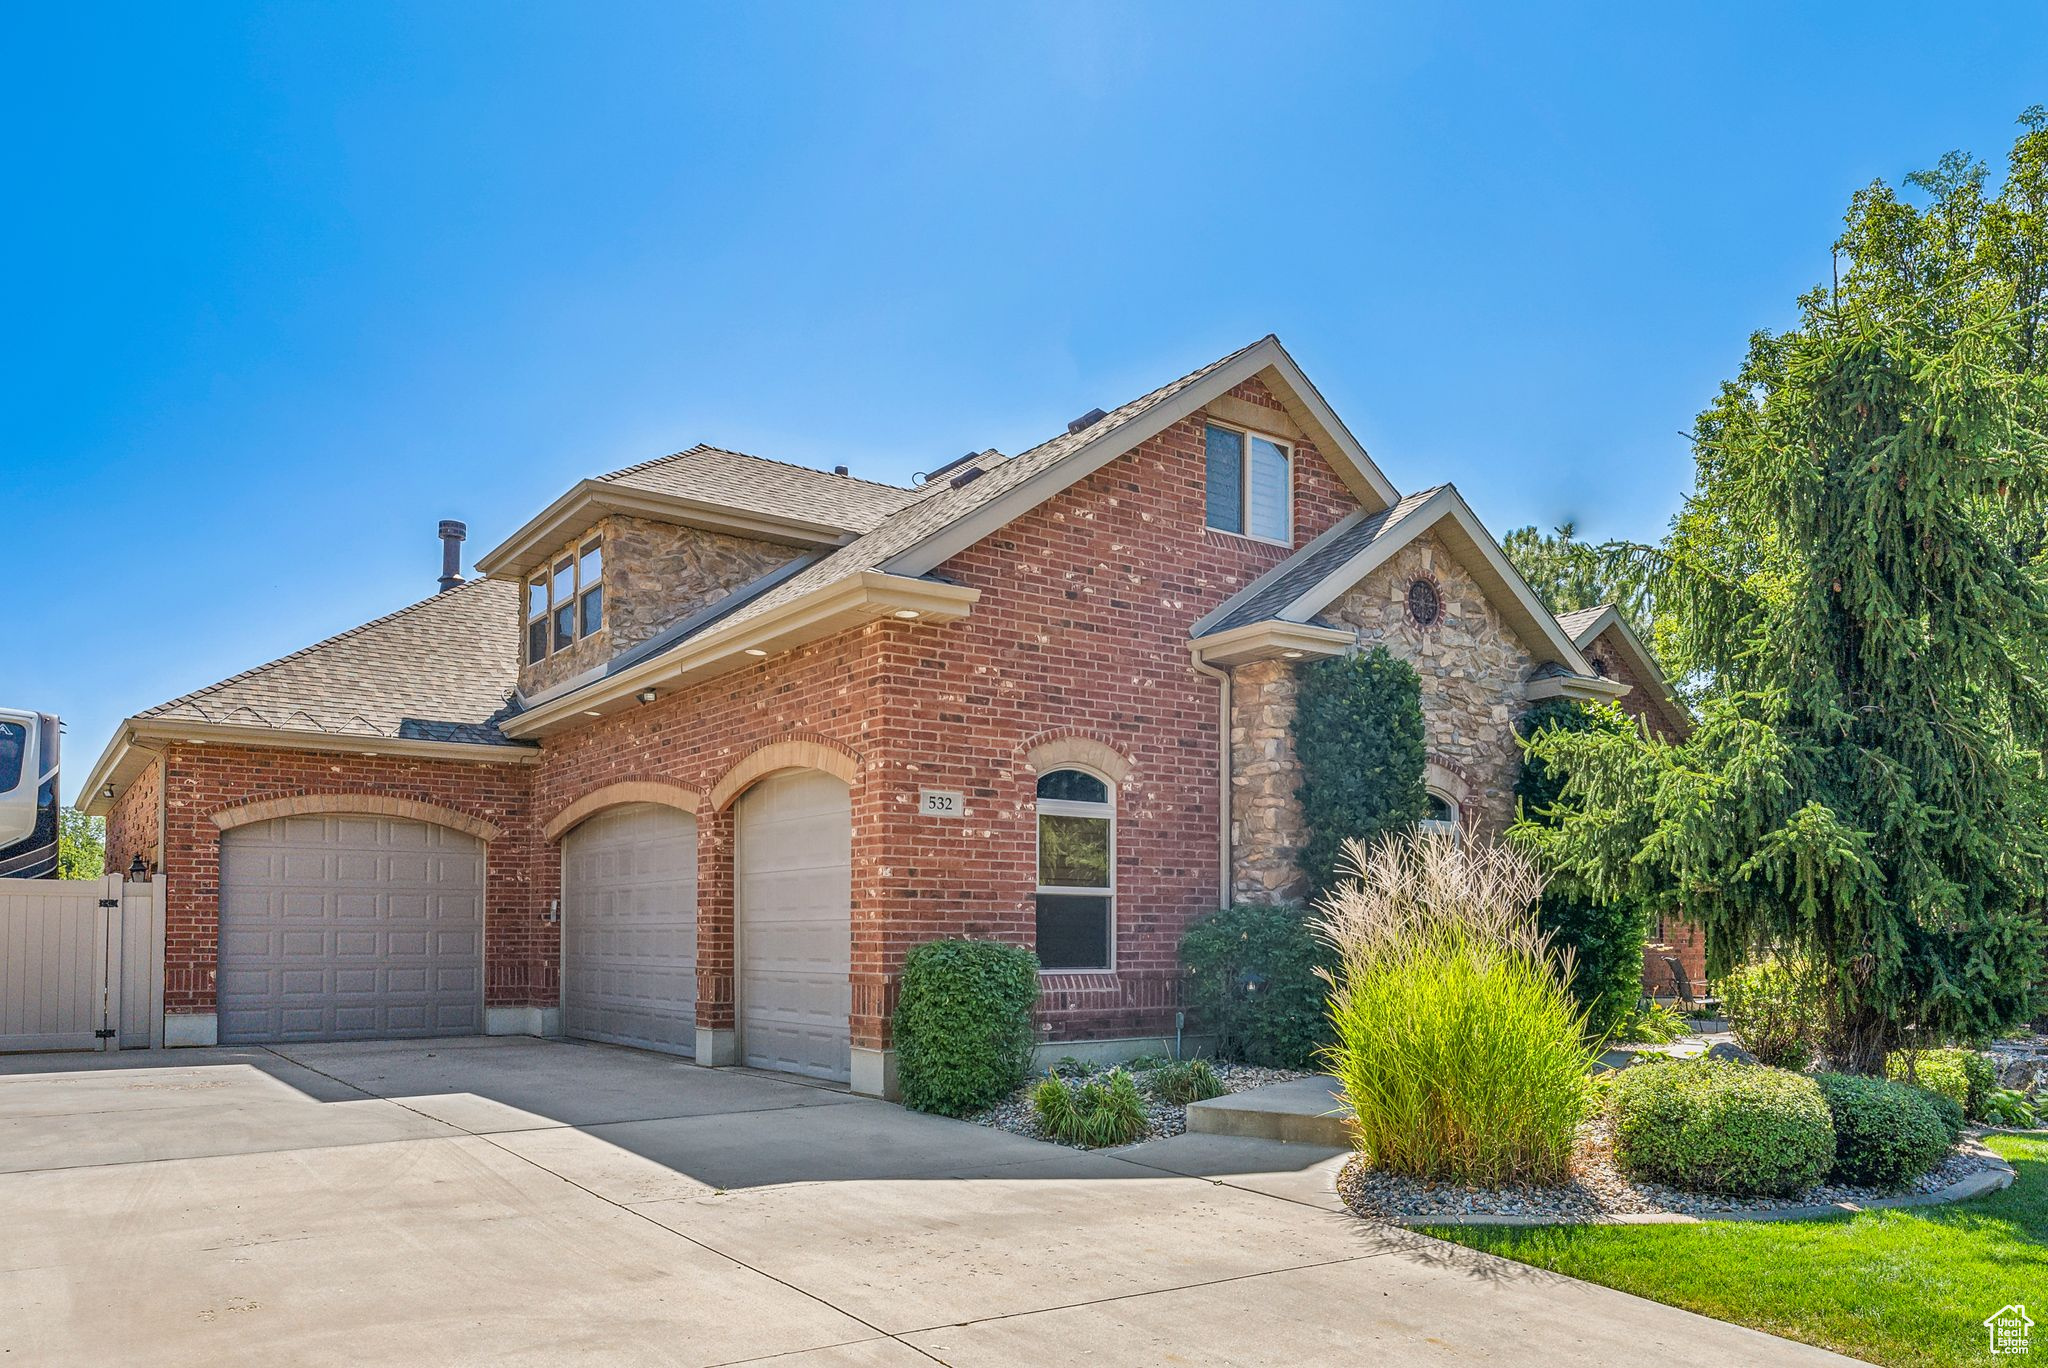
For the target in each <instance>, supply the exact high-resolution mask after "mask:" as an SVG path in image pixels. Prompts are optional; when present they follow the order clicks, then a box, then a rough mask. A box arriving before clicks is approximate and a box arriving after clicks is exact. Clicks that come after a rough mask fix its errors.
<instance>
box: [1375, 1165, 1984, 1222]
mask: <svg viewBox="0 0 2048 1368" xmlns="http://www.w3.org/2000/svg"><path fill="white" fill-rule="evenodd" d="M2016 1176H2017V1175H2015V1174H2014V1172H2013V1168H2012V1165H2010V1164H2008V1163H2006V1162H2005V1160H2003V1159H1996V1161H1995V1163H1994V1165H1993V1166H1992V1167H1991V1168H1987V1169H1982V1170H1980V1171H1978V1172H1976V1173H1972V1174H1970V1175H1968V1176H1967V1177H1964V1178H1961V1179H1958V1180H1957V1181H1956V1182H1953V1183H1950V1184H1949V1185H1948V1186H1947V1187H1945V1188H1941V1189H1939V1190H1937V1191H1934V1192H1916V1193H1908V1194H1907V1195H1905V1196H1902V1197H1876V1198H1872V1199H1871V1200H1870V1201H1867V1202H1812V1203H1808V1204H1806V1205H1804V1206H1788V1207H1771V1208H1768V1209H1766V1210H1762V1211H1755V1210H1751V1211H1717V1212H1715V1213H1713V1214H1712V1215H1710V1216H1692V1215H1688V1214H1687V1213H1685V1212H1682V1211H1635V1212H1621V1213H1618V1214H1615V1215H1611V1216H1586V1217H1572V1216H1565V1217H1558V1216H1510V1215H1505V1214H1502V1215H1488V1214H1483V1213H1477V1212H1475V1213H1469V1214H1449V1215H1442V1216H1415V1217H1406V1216H1404V1217H1398V1218H1396V1217H1391V1216H1376V1217H1369V1218H1364V1219H1371V1220H1376V1221H1379V1222H1380V1223H1382V1224H1384V1225H1395V1226H1402V1227H1404V1228H1407V1229H1418V1228H1420V1227H1423V1226H1489V1225H1491V1226H1553V1225H1705V1224H1708V1223H1709V1222H1713V1221H1809V1220H1812V1219H1813V1218H1814V1217H1816V1216H1845V1215H1853V1214H1855V1213H1856V1212H1859V1211H1896V1210H1900V1209H1902V1208H1905V1207H1923V1206H1945V1205H1947V1204H1948V1203H1951V1202H1962V1201H1967V1200H1969V1199H1970V1198H1972V1197H1982V1196H1983V1195H1984V1194H1985V1193H1987V1192H1997V1191H1998V1190H1999V1189H2001V1188H2006V1187H2010V1186H2012V1182H2013V1179H2014V1178H2015V1177H2016Z"/></svg>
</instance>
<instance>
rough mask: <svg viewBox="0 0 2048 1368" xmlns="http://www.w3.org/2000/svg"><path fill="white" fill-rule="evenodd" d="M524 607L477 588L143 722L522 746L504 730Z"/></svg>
mask: <svg viewBox="0 0 2048 1368" xmlns="http://www.w3.org/2000/svg"><path fill="white" fill-rule="evenodd" d="M518 602H519V596H518V587H517V586H516V585H512V584H506V583H502V582H500V581H497V580H471V581H470V582H469V583H467V584H462V585H458V586H457V587H455V588H453V589H450V590H448V591H447V592H446V593H443V594H436V595H434V597H432V598H430V599H424V600H422V601H421V602H419V603H415V604H413V605H411V606H410V607H406V608H401V609H399V610H398V611H397V612H395V613H391V614H388V615H386V616H384V617H380V618H378V619H376V620H375V621H374V622H366V623H364V624H363V625H362V626H360V627H354V628H351V629H350V630H348V631H346V632H343V633H341V634H339V635H338V636H331V637H329V638H327V639H326V640H325V641H321V642H316V643H314V644H313V645H311V646H308V647H306V648H304V649H303V650H298V651H294V652H292V653H291V654H290V655H288V656H284V657H281V658H280V659H277V660H273V661H271V662H270V663H269V664H267V665H258V666H257V667H256V668H255V669H253V670H244V671H243V672H242V673H240V674H238V675H235V676H233V677H232V678H229V679H223V680H222V681H220V682H219V683H218V684H209V685H208V686H207V687H205V688H203V689H195V690H193V691H192V692H191V693H188V694H185V695H183V696H181V697H178V698H174V699H172V700H171V701H170V702H168V703H159V704H158V705H157V706H156V707H154V708H150V709H147V710H146V711H144V712H141V713H138V714H137V715H136V719H135V720H138V721H140V720H146V719H161V720H167V721H185V722H200V723H211V724H214V725H218V726H233V727H269V728H272V729H274V730H278V731H289V732H307V733H313V734H317V735H324V736H332V737H335V738H337V739H339V740H342V741H348V740H360V739H362V738H365V737H371V738H384V739H391V740H411V741H448V742H466V743H468V744H471V745H483V746H511V745H518V744H519V743H518V742H515V741H513V740H512V739H511V738H509V737H507V736H506V735H505V734H504V733H503V732H501V731H500V730H498V724H499V723H500V722H501V721H503V720H504V719H505V718H506V717H507V716H509V714H510V706H509V705H508V704H507V702H506V699H507V697H508V696H509V695H510V694H511V691H512V687H513V684H514V683H515V682H516V681H517V679H518V677H519V659H518V651H519V632H518V611H519V610H518Z"/></svg>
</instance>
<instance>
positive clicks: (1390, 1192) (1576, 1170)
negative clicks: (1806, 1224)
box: [1337, 1117, 2004, 1225]
mask: <svg viewBox="0 0 2048 1368" xmlns="http://www.w3.org/2000/svg"><path fill="white" fill-rule="evenodd" d="M2003 1163H2004V1161H2003V1160H2001V1159H2000V1158H1999V1157H1998V1156H1997V1155H1995V1154H1993V1153H1991V1151H1989V1150H1987V1149H1985V1148H1984V1147H1983V1146H1981V1145H1979V1144H1977V1143H1975V1141H1974V1140H1973V1139H1969V1138H1966V1139H1965V1140H1964V1141H1963V1143H1962V1145H1961V1146H1960V1147H1958V1148H1957V1149H1956V1151H1955V1152H1954V1153H1952V1154H1951V1155H1949V1157H1948V1158H1947V1159H1946V1160H1944V1161H1943V1162H1942V1164H1941V1166H1940V1167H1939V1168H1936V1169H1935V1170H1934V1171H1933V1172H1932V1173H1929V1174H1926V1175H1924V1176H1923V1177H1921V1178H1920V1179H1918V1180H1917V1181H1915V1182H1913V1183H1911V1184H1909V1185H1908V1186H1906V1187H1903V1188H1867V1187H1849V1186H1845V1185H1836V1184H1831V1183H1824V1184H1821V1185H1819V1186H1817V1187H1811V1188H1808V1189H1807V1190H1806V1191H1804V1192H1801V1193H1798V1194H1796V1195H1794V1196H1791V1197H1717V1196H1710V1195H1701V1194H1699V1193H1692V1192H1680V1191H1679V1190H1678V1189H1676V1188H1669V1187H1665V1186H1664V1185H1663V1184H1662V1183H1652V1182H1646V1181H1644V1180H1642V1179H1637V1178H1631V1177H1629V1176H1627V1175H1626V1174H1624V1173H1622V1171H1621V1170H1620V1169H1619V1168H1617V1167H1616V1166H1615V1163H1614V1150H1613V1135H1612V1128H1611V1123H1610V1122H1609V1121H1608V1120H1607V1119H1606V1118H1604V1117H1602V1118H1598V1119H1596V1120H1593V1121H1589V1122H1587V1123H1586V1125H1585V1126H1583V1127H1581V1128H1580V1131H1579V1147H1578V1151H1577V1153H1576V1154H1574V1156H1573V1158H1572V1178H1571V1181H1570V1182H1568V1183H1565V1184H1563V1185H1561V1186H1557V1187H1538V1186H1522V1187H1507V1188H1498V1189H1492V1188H1468V1187H1461V1186H1458V1185H1456V1184H1451V1183H1425V1182H1422V1181H1421V1180H1419V1179H1415V1178H1406V1177H1401V1176H1399V1175H1396V1174H1391V1173H1380V1172H1377V1171H1375V1170H1373V1169H1369V1168H1367V1167H1365V1166H1364V1164H1363V1163H1361V1162H1360V1161H1359V1160H1358V1159H1356V1158H1354V1159H1352V1160H1351V1162H1350V1163H1348V1164H1346V1165H1345V1166H1344V1169H1343V1171H1342V1172H1341V1173H1340V1174H1338V1177H1337V1192H1338V1194H1339V1195H1340V1196H1342V1197H1343V1198H1344V1201H1345V1204H1346V1205H1347V1206H1349V1207H1350V1208H1351V1210H1352V1211H1354V1212H1356V1213H1357V1214H1358V1215H1360V1216H1364V1217H1366V1218H1368V1219H1370V1220H1380V1221H1393V1222H1398V1223H1401V1224H1408V1225H1424V1224H1427V1223H1428V1222H1429V1220H1430V1219H1431V1218H1434V1217H1445V1216H1465V1217H1469V1216H1513V1217H1525V1218H1535V1219H1538V1220H1544V1221H1560V1222H1571V1221H1600V1220H1604V1219H1608V1218H1611V1217H1615V1216H1639V1215H1649V1214H1655V1213H1671V1214H1678V1215H1685V1216H1704V1217H1713V1216H1728V1215H1733V1214H1744V1215H1755V1214H1758V1213H1763V1212H1777V1211H1786V1210H1789V1209H1791V1208H1794V1207H1803V1206H1817V1205H1821V1204H1823V1203H1829V1202H1857V1203H1862V1202H1869V1201H1873V1200H1875V1199H1877V1198H1880V1197H1903V1196H1911V1195H1917V1194H1924V1193H1929V1192H1939V1191H1940V1190H1941V1189H1942V1188H1945V1187H1947V1186H1948V1185H1949V1184H1951V1183H1956V1182H1960V1181H1961V1180H1963V1179H1964V1178H1967V1177H1969V1176H1970V1175H1971V1174H1973V1173H1981V1172H1983V1171H1984V1170H1985V1169H1991V1168H1998V1167H2000V1166H2001V1165H2002V1164H2003Z"/></svg>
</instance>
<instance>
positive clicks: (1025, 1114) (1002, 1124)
mask: <svg viewBox="0 0 2048 1368" xmlns="http://www.w3.org/2000/svg"><path fill="white" fill-rule="evenodd" d="M1209 1063H1210V1065H1211V1067H1213V1068H1214V1069H1215V1070H1216V1078H1217V1080H1218V1081H1219V1082H1221V1083H1222V1084H1223V1088H1224V1091H1226V1092H1233V1093H1238V1092H1246V1091H1248V1090H1250V1089H1252V1088H1263V1087H1265V1086H1266V1085H1267V1084H1268V1083H1285V1082H1287V1081H1288V1080H1290V1079H1295V1078H1312V1077H1314V1075H1313V1074H1307V1073H1301V1072H1299V1071H1296V1070H1292V1069H1262V1068H1260V1067H1258V1066H1257V1065H1254V1064H1225V1063H1221V1062H1219V1061H1216V1060H1213V1059H1212V1060H1210V1061H1209ZM1133 1077H1135V1078H1136V1080H1137V1083H1138V1087H1139V1089H1140V1090H1141V1091H1143V1090H1144V1087H1145V1075H1144V1074H1142V1073H1141V1074H1135V1075H1133ZM1037 1086H1038V1079H1037V1078H1033V1079H1032V1080H1031V1081H1030V1082H1029V1083H1027V1084H1025V1085H1024V1086H1023V1087H1022V1088H1019V1089H1018V1090H1017V1091H1016V1092H1015V1093H1014V1094H1012V1095H1011V1096H1009V1097H1007V1098H1005V1099H1004V1100H1003V1101H1001V1102H998V1103H996V1105H994V1106H993V1107H990V1108H989V1109H988V1110H987V1111H984V1112H977V1113H974V1114H973V1115H970V1116H966V1117H963V1118H961V1119H962V1120H966V1121H972V1122H973V1123H974V1124H975V1125H977V1126H990V1127H993V1128H994V1129H996V1130H1004V1131H1008V1132H1010V1134H1012V1135H1022V1136H1026V1137H1028V1138H1030V1139H1033V1140H1043V1141H1045V1142H1046V1143H1048V1144H1054V1145H1057V1144H1061V1143H1063V1142H1062V1141H1059V1140H1056V1139H1054V1138H1053V1137H1052V1136H1050V1135H1047V1134H1046V1133H1045V1132H1044V1131H1042V1130H1040V1129H1039V1128H1038V1113H1037V1112H1036V1111H1035V1110H1033V1108H1032V1106H1031V1093H1032V1090H1033V1089H1035V1088H1036V1087H1037ZM1187 1128H1188V1109H1187V1108H1186V1107H1184V1106H1179V1105H1176V1104H1174V1103H1171V1102H1162V1101H1160V1100H1159V1099H1158V1098H1155V1097H1153V1096H1152V1095H1151V1094H1150V1093H1149V1092H1147V1093H1146V1094H1145V1131H1144V1134H1142V1135H1140V1136H1139V1137H1138V1139H1139V1140H1162V1139H1165V1138H1166V1137H1167V1136H1169V1135H1179V1134H1180V1133H1181V1132H1183V1131H1185V1130H1186V1129H1187ZM1132 1143H1136V1142H1135V1141H1134V1142H1132ZM1070 1148H1079V1146H1070Z"/></svg>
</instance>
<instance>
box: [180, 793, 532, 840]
mask: <svg viewBox="0 0 2048 1368" xmlns="http://www.w3.org/2000/svg"><path fill="white" fill-rule="evenodd" d="M324 813H346V814H351V815H357V816H367V817H402V818H405V819H406V820H408V821H413V822H426V823H428V824H429V825H432V826H439V827H447V828H449V829H450V830H452V831H462V832H467V833H468V834H470V835H471V836H474V837H476V838H477V839H478V840H481V841H485V842H490V841H495V840H497V839H498V838H499V837H500V836H502V835H504V834H505V833H504V829H503V828H502V827H500V826H498V824H497V823H495V822H487V821H485V820H484V819H483V818H481V817H472V816H470V815H469V814H468V813H466V812H457V811H456V810H455V809H454V808H446V807H442V806H441V805H440V804H438V803H423V802H421V801H420V800H419V799H417V798H393V797H391V796H390V795H389V794H383V793H301V794H296V795H294V796H292V797H290V798H264V799H260V800H258V801H257V802H253V803H242V804H239V805H237V806H235V807H230V808H222V809H221V810H220V811H218V812H216V813H214V814H213V824H214V825H215V826H217V827H219V828H220V829H221V830H222V831H233V830H234V829H235V828H236V827H244V826H249V825H251V824H253V823H256V822H271V821H275V820H277V819H278V818H280V817H305V816H311V815H315V814H324Z"/></svg>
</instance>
